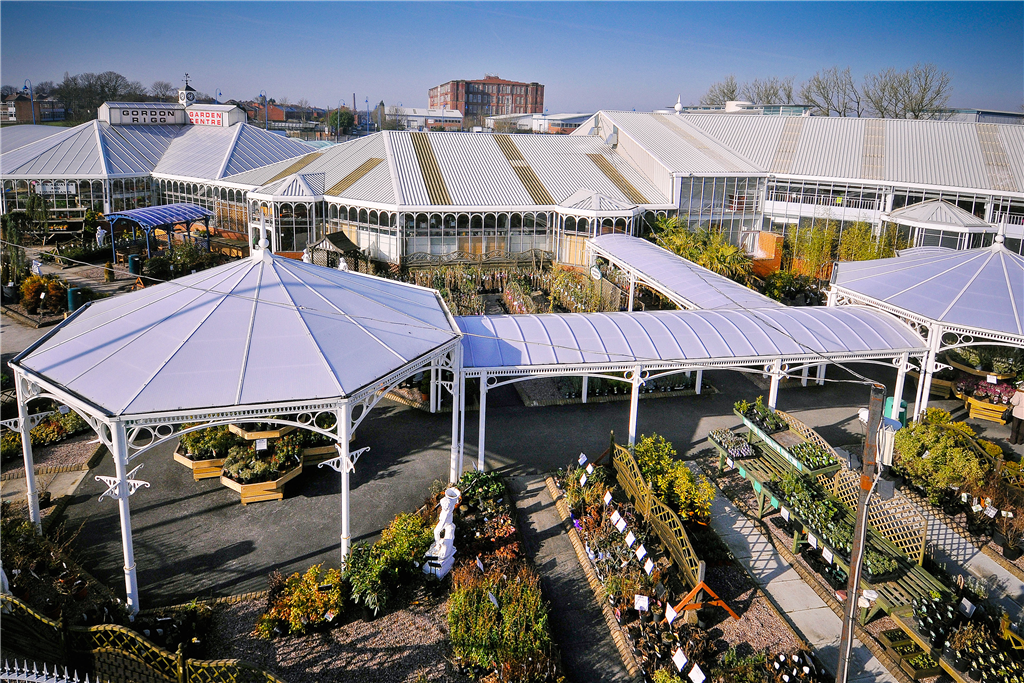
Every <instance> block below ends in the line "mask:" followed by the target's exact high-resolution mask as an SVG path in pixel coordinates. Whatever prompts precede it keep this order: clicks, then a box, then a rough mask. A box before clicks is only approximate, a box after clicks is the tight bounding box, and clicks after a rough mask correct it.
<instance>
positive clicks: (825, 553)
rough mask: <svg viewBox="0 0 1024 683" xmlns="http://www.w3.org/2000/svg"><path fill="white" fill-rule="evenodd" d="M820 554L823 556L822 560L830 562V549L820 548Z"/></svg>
mask: <svg viewBox="0 0 1024 683" xmlns="http://www.w3.org/2000/svg"><path fill="white" fill-rule="evenodd" d="M821 556H822V558H824V560H825V561H826V562H828V563H829V564H832V551H831V550H829V549H828V548H822V549H821Z"/></svg>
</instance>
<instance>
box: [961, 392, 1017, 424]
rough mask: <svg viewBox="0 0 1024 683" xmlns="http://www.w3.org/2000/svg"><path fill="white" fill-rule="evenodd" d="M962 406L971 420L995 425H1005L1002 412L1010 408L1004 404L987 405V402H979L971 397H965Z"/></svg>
mask: <svg viewBox="0 0 1024 683" xmlns="http://www.w3.org/2000/svg"><path fill="white" fill-rule="evenodd" d="M964 404H965V407H966V408H967V409H968V410H969V411H970V417H971V419H972V420H987V421H989V422H995V423H996V424H1001V425H1004V424H1006V422H1004V421H1003V411H1004V410H1006V409H1007V408H1009V407H1010V406H1009V405H1007V404H1005V403H989V402H988V401H979V400H978V399H976V398H974V397H973V396H967V397H965V398H964Z"/></svg>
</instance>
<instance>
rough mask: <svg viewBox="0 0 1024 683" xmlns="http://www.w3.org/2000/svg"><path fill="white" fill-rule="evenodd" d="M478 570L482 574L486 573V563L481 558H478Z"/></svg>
mask: <svg viewBox="0 0 1024 683" xmlns="http://www.w3.org/2000/svg"><path fill="white" fill-rule="evenodd" d="M476 568H477V569H479V570H480V573H481V574H483V573H484V563H483V562H481V561H480V556H479V555H477V556H476Z"/></svg>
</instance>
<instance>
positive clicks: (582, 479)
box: [580, 474, 587, 486]
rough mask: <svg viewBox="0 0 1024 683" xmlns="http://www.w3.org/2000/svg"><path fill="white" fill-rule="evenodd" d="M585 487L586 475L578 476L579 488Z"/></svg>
mask: <svg viewBox="0 0 1024 683" xmlns="http://www.w3.org/2000/svg"><path fill="white" fill-rule="evenodd" d="M586 485H587V475H586V474H583V475H580V486H586Z"/></svg>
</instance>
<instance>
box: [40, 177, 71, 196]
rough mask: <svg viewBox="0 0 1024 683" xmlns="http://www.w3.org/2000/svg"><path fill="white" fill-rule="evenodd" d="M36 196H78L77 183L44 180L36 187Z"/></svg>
mask: <svg viewBox="0 0 1024 683" xmlns="http://www.w3.org/2000/svg"><path fill="white" fill-rule="evenodd" d="M36 194H78V183H76V182H74V181H73V180H45V181H43V182H41V183H39V184H38V185H36Z"/></svg>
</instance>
